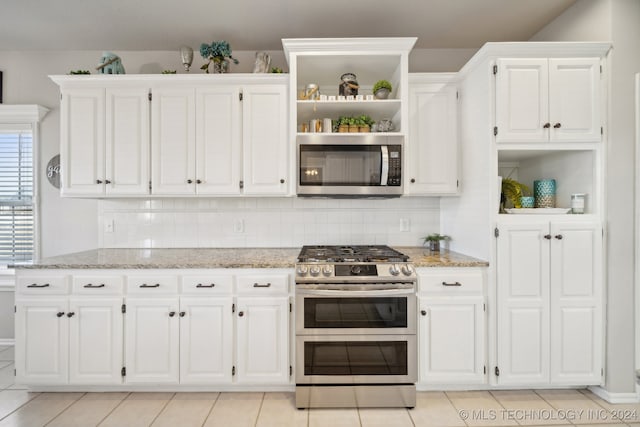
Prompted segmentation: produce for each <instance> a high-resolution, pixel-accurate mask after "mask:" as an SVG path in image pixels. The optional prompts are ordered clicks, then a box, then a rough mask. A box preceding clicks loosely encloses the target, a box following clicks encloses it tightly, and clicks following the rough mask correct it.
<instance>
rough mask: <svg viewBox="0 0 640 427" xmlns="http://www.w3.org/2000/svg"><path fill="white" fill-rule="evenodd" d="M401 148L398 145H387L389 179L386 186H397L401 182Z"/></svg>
mask: <svg viewBox="0 0 640 427" xmlns="http://www.w3.org/2000/svg"><path fill="white" fill-rule="evenodd" d="M400 153H402V148H401V146H400V145H389V178H388V179H387V185H395V186H398V185H400V183H401V182H402V172H401V170H402V156H401V154H400Z"/></svg>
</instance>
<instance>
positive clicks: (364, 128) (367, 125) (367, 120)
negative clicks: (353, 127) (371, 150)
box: [358, 114, 374, 133]
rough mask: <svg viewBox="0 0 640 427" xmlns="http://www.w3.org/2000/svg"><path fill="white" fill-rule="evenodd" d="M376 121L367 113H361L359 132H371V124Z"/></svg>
mask: <svg viewBox="0 0 640 427" xmlns="http://www.w3.org/2000/svg"><path fill="white" fill-rule="evenodd" d="M373 123H374V121H373V120H372V119H371V117H369V116H367V115H366V114H363V115H361V116H360V117H358V131H359V132H365V133H366V132H371V126H372V125H373Z"/></svg>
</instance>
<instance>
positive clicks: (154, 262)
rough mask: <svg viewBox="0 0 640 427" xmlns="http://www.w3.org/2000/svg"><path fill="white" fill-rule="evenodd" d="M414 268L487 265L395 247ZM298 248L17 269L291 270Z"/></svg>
mask: <svg viewBox="0 0 640 427" xmlns="http://www.w3.org/2000/svg"><path fill="white" fill-rule="evenodd" d="M394 249H397V250H399V251H400V252H402V253H404V254H406V255H409V257H410V258H411V261H412V262H413V263H414V264H415V266H416V267H483V266H487V265H488V263H487V262H486V261H482V260H479V259H476V258H472V257H469V256H466V255H462V254H459V253H456V252H451V251H441V252H439V253H438V252H433V253H432V252H429V250H428V249H426V248H424V247H395V248H394ZM299 252H300V248H180V249H94V250H90V251H84V252H77V253H72V254H67V255H59V256H55V257H51V258H44V259H41V260H38V261H35V262H33V263H32V264H22V265H15V266H14V268H16V269H144V268H156V269H161V268H175V269H180V268H203V269H204V268H293V267H294V266H295V263H296V258H297V256H298V253H299Z"/></svg>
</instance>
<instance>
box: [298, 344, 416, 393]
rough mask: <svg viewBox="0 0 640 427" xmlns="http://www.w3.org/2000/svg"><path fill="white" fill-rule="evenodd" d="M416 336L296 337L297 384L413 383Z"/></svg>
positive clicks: (414, 378) (414, 379) (414, 377)
mask: <svg viewBox="0 0 640 427" xmlns="http://www.w3.org/2000/svg"><path fill="white" fill-rule="evenodd" d="M416 355H417V349H416V336H415V335H337V336H336V335H325V336H310V335H298V336H297V337H296V367H297V368H296V383H297V384H413V383H415V382H416V381H417V377H418V375H417V360H416V359H417V356H416Z"/></svg>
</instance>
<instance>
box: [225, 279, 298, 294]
mask: <svg viewBox="0 0 640 427" xmlns="http://www.w3.org/2000/svg"><path fill="white" fill-rule="evenodd" d="M237 282H238V294H239V295H254V296H259V295H286V294H288V293H289V275H288V274H279V275H274V276H269V275H260V276H238V277H237Z"/></svg>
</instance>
